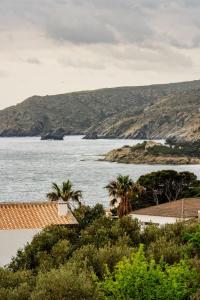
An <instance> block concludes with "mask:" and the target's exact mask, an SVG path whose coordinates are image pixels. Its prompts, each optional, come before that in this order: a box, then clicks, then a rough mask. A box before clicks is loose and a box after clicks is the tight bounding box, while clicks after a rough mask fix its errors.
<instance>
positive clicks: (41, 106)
mask: <svg viewBox="0 0 200 300" xmlns="http://www.w3.org/2000/svg"><path fill="white" fill-rule="evenodd" d="M199 104H200V81H191V82H184V83H174V84H165V85H152V86H144V87H119V88H111V89H102V90H96V91H85V92H76V93H68V94H61V95H55V96H45V97H40V96H33V97H31V98H29V99H27V100H25V101H24V102H22V103H21V104H18V105H16V106H12V107H9V108H7V109H4V110H1V111H0V136H36V135H42V134H44V133H46V132H49V131H54V130H58V129H62V130H64V132H65V134H88V136H90V137H93V136H94V137H96V136H100V137H104V138H109V137H111V138H144V139H147V138H150V139H151V138H166V137H168V136H170V135H174V136H176V137H178V138H180V137H181V138H182V137H183V138H185V139H192V140H193V139H200V118H199V112H200V106H199Z"/></svg>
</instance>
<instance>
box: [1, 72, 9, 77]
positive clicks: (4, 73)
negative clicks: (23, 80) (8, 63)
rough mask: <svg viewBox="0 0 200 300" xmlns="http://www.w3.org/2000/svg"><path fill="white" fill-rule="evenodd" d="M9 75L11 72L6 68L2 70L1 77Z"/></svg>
mask: <svg viewBox="0 0 200 300" xmlns="http://www.w3.org/2000/svg"><path fill="white" fill-rule="evenodd" d="M8 75H9V72H7V71H5V70H0V78H3V77H7V76H8Z"/></svg>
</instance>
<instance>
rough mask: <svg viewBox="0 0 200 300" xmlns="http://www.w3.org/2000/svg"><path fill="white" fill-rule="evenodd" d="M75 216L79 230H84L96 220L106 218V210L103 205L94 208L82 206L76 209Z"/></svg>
mask: <svg viewBox="0 0 200 300" xmlns="http://www.w3.org/2000/svg"><path fill="white" fill-rule="evenodd" d="M74 216H75V217H76V219H77V221H78V222H79V228H81V229H84V228H85V227H87V226H88V225H89V224H91V223H92V222H93V221H94V220H95V219H99V218H100V217H102V216H105V210H104V207H103V205H101V204H96V205H95V206H94V207H90V206H86V205H81V206H80V207H79V208H77V209H75V211H74Z"/></svg>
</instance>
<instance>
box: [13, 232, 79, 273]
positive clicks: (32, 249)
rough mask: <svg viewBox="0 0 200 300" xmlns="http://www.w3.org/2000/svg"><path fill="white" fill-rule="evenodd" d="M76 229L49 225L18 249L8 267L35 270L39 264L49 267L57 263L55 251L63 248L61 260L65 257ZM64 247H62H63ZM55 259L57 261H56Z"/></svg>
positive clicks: (75, 237) (73, 240) (75, 236)
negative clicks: (21, 248) (22, 247)
mask: <svg viewBox="0 0 200 300" xmlns="http://www.w3.org/2000/svg"><path fill="white" fill-rule="evenodd" d="M77 235H78V233H77V231H76V229H69V228H66V227H62V226H51V227H48V228H46V229H44V230H43V231H42V232H41V233H39V234H37V235H35V237H34V238H33V240H32V242H31V243H30V244H27V245H26V246H25V248H24V249H23V250H19V251H18V253H17V256H16V257H15V258H13V259H12V261H11V263H10V266H9V267H10V268H11V269H12V270H14V271H16V270H20V269H28V270H35V271H36V270H37V269H39V268H40V267H41V266H43V269H45V268H47V269H49V268H50V267H52V265H54V263H55V264H58V259H57V258H55V259H54V260H55V261H54V262H53V258H54V257H56V256H55V255H54V253H55V251H58V249H60V250H59V251H60V252H61V248H62V250H63V253H62V258H59V259H60V260H61V261H63V260H64V257H63V256H64V255H66V256H65V259H67V257H68V254H69V252H70V249H69V245H70V242H73V243H75V242H76V240H77ZM63 248H64V249H63ZM56 260H57V261H56Z"/></svg>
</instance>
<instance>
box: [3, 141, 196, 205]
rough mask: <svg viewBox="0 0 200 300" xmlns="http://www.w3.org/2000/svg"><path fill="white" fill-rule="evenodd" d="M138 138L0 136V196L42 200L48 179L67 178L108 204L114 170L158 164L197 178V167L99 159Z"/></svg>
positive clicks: (91, 199) (91, 198) (137, 171)
mask: <svg viewBox="0 0 200 300" xmlns="http://www.w3.org/2000/svg"><path fill="white" fill-rule="evenodd" d="M136 143H138V140H108V139H106V140H83V139H82V137H80V136H67V137H65V140H64V141H40V139H39V138H1V139H0V201H1V202H3V201H35V200H37V201H38V200H39V201H42V200H45V199H46V193H47V192H49V191H50V190H51V183H52V182H56V183H58V184H59V183H62V181H64V180H67V179H70V180H71V181H72V182H73V184H74V187H75V188H76V189H80V190H82V191H83V197H84V199H83V200H84V202H85V203H86V204H90V205H93V204H95V203H97V202H100V203H103V204H104V205H105V206H108V195H107V192H106V190H105V189H104V187H105V185H106V184H107V183H108V182H109V180H112V179H115V178H116V176H117V175H118V174H123V175H130V176H131V177H132V178H133V179H137V178H138V177H139V176H140V175H142V174H145V173H148V172H151V171H156V170H160V169H175V170H179V171H183V170H188V171H191V172H194V173H195V174H196V175H197V176H198V177H199V178H200V166H197V165H196V166H193V165H190V166H188V165H187V166H161V165H156V166H150V165H127V164H117V163H109V162H100V161H98V159H99V158H100V156H99V155H101V154H104V153H106V152H107V151H109V150H111V149H114V148H118V147H121V146H123V145H134V144H136Z"/></svg>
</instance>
